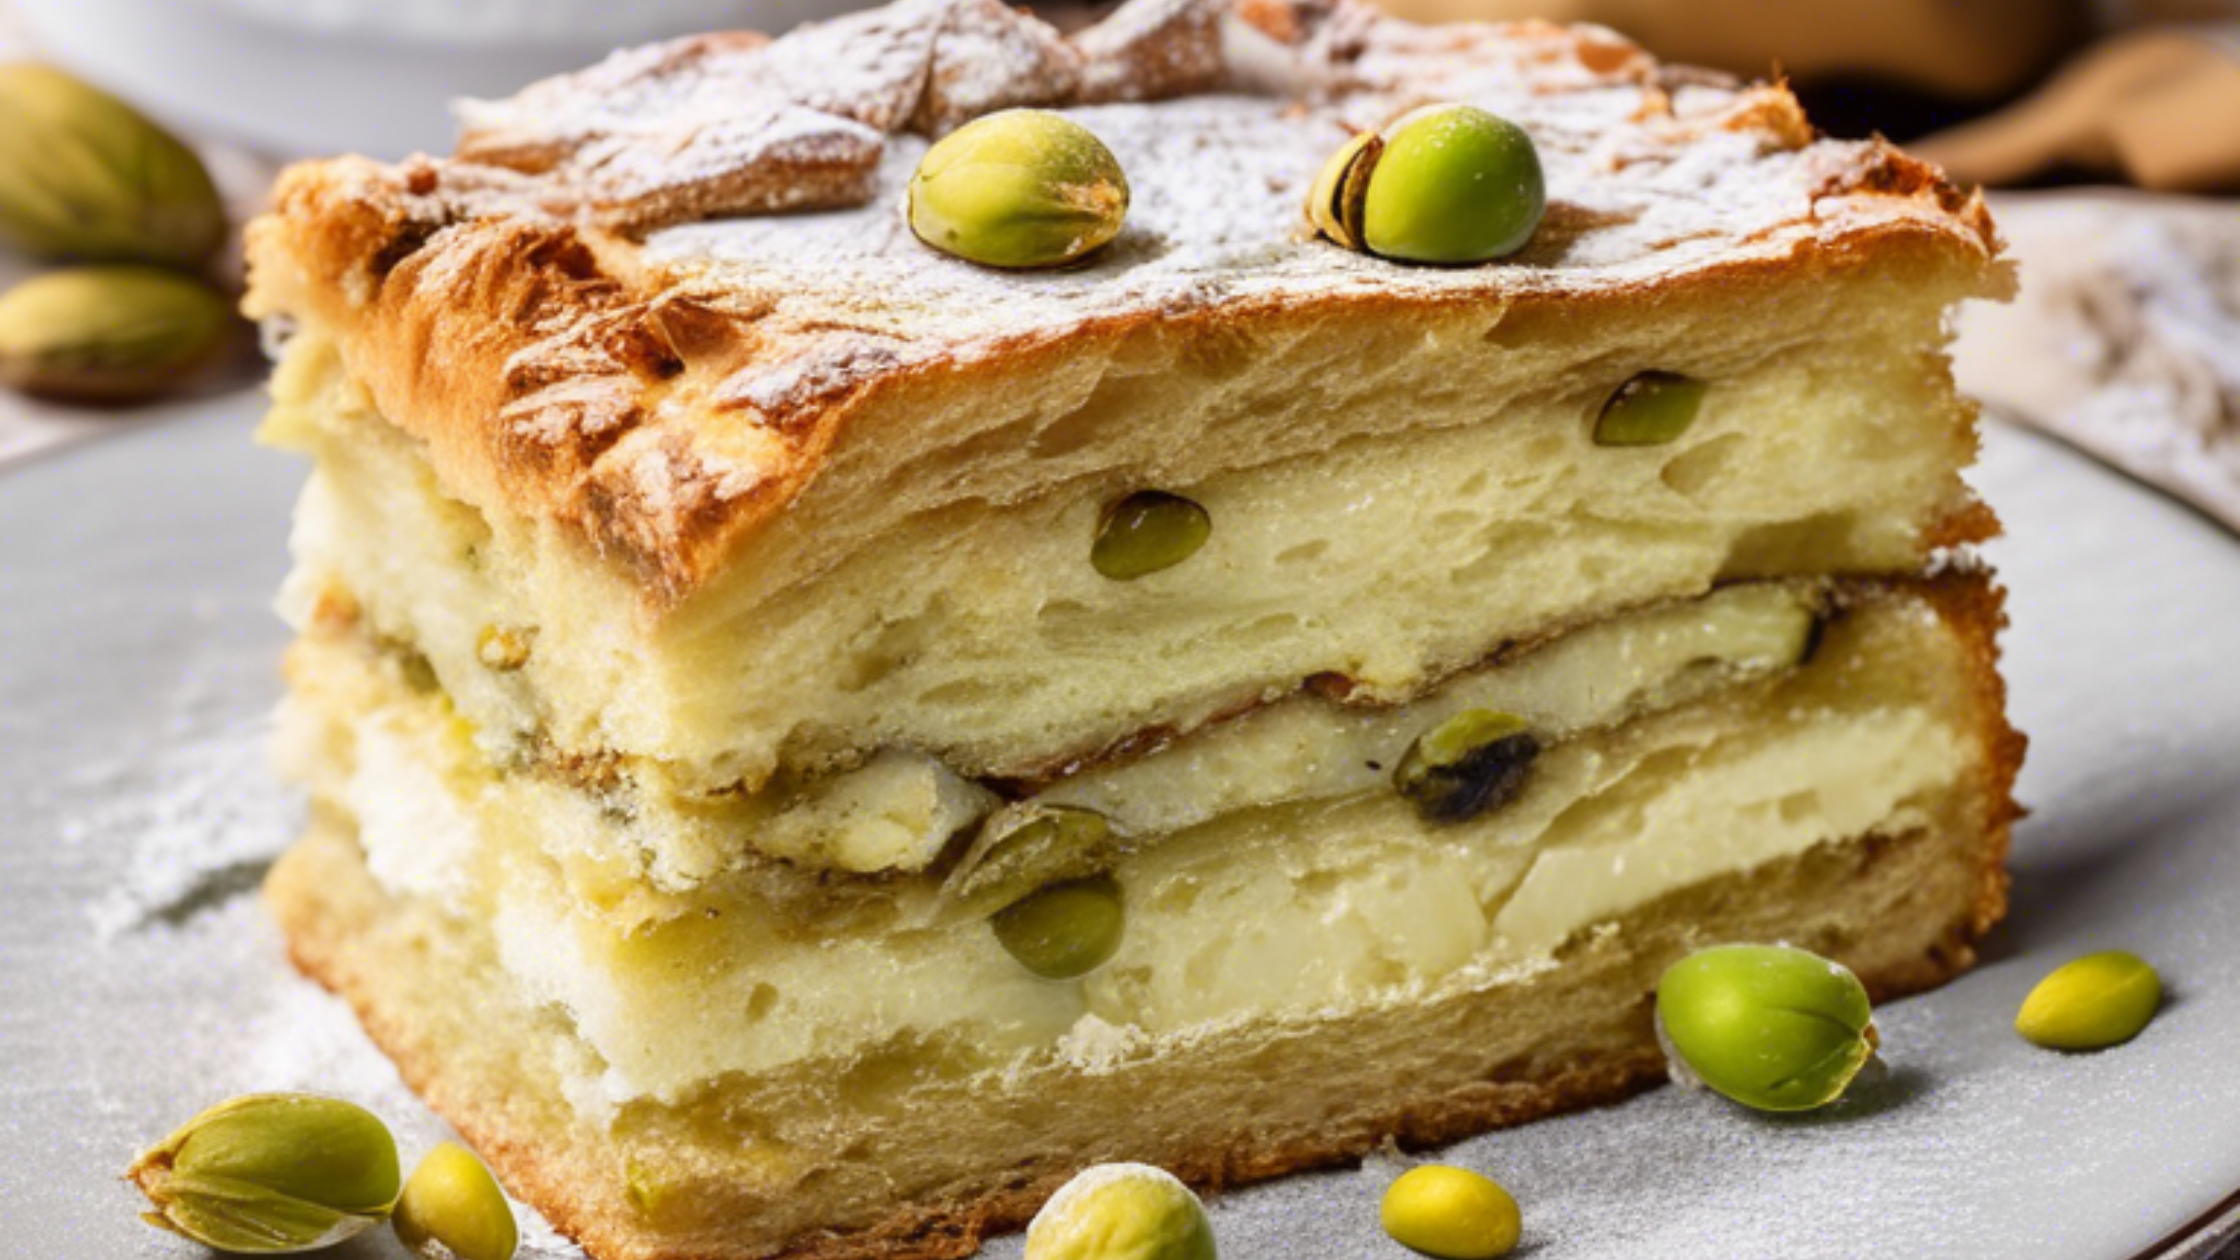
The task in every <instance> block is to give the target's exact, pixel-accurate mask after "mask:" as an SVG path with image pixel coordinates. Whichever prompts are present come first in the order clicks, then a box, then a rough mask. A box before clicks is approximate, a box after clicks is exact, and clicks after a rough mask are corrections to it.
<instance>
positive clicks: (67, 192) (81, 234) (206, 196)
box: [0, 62, 226, 267]
mask: <svg viewBox="0 0 2240 1260" xmlns="http://www.w3.org/2000/svg"><path fill="white" fill-rule="evenodd" d="M0 120H4V122H0V241H6V242H8V243H10V244H13V245H15V246H16V247H17V248H19V249H22V250H24V251H26V252H28V253H31V254H35V255H38V256H40V257H43V258H76V259H83V260H85V261H88V262H146V263H159V264H163V265H166V266H173V267H194V266H198V265H200V264H201V263H203V262H204V261H206V260H207V259H209V257H210V256H211V255H212V254H214V253H216V252H217V249H218V247H219V245H221V244H222V243H223V242H224V241H225V236H226V214H225V206H224V204H223V203H222V202H221V201H220V200H219V198H218V190H217V187H216V186H215V185H214V184H212V183H211V181H210V172H209V171H208V170H206V169H205V168H204V167H203V165H202V159H200V158H198V157H196V156H195V154H194V151H193V150H192V149H189V148H188V147H187V146H185V145H183V144H181V143H179V141H178V140H176V139H174V138H173V137H172V136H171V135H170V133H168V132H166V131H164V130H163V129H162V128H161V127H158V126H156V125H155V124H154V123H152V122H150V121H148V119H147V118H146V117H144V116H143V115H142V114H141V113H140V112H139V111H138V110H135V109H133V108H132V107H131V106H130V105H127V104H125V103H124V102H123V101H120V100H118V99H117V98H116V97H114V96H111V95H109V94H108V93H106V92H103V91H101V90H100V89H99V88H95V87H92V86H90V85H88V84H86V83H83V82H80V81H79V80H77V79H75V78H73V77H71V76H70V75H68V74H65V73H63V72H62V71H60V70H57V69H55V68H53V67H52V66H43V65H39V64H36V63H32V62H16V63H11V64H6V65H0Z"/></svg>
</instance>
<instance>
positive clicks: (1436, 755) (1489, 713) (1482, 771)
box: [1392, 709, 1540, 823]
mask: <svg viewBox="0 0 2240 1260" xmlns="http://www.w3.org/2000/svg"><path fill="white" fill-rule="evenodd" d="M1539 755H1540V741H1539V739H1538V738H1537V737H1536V736H1534V735H1533V734H1532V732H1531V731H1530V730H1528V729H1526V726H1525V721H1524V719H1523V718H1520V717H1517V716H1515V715H1514V714H1509V713H1496V712H1494V711H1493V710H1491V709H1466V710H1464V711H1463V712H1461V713H1457V714H1455V715H1454V716H1453V717H1451V718H1448V719H1447V720H1446V721H1444V722H1441V723H1439V724H1438V725H1437V726H1434V727H1432V728H1431V729H1430V730H1428V731H1425V732H1424V733H1423V734H1421V735H1419V736H1417V737H1416V741H1415V742H1414V743H1412V744H1410V745H1408V751H1407V752H1406V753H1405V754H1403V755H1402V756H1401V758H1400V764H1399V765H1398V766H1395V767H1394V768H1393V771H1392V788H1393V790H1394V791H1396V792H1398V793H1399V794H1400V795H1402V796H1404V797H1406V798H1407V799H1408V800H1409V801H1411V802H1413V803H1414V804H1415V807H1416V812H1417V813H1418V814H1420V815H1422V816H1423V819H1424V821H1426V822H1434V823H1460V822H1468V821H1470V820H1471V819H1473V818H1476V817H1477V816H1478V815H1480V814H1483V813H1485V812H1486V811H1487V810H1489V809H1495V808H1498V807H1499V806H1502V805H1506V804H1508V803H1509V802H1510V801H1513V800H1515V799H1516V798H1517V795H1518V793H1520V792H1522V791H1524V785H1525V780H1526V779H1527V778H1528V777H1529V776H1530V774H1531V770H1532V762H1533V759H1534V758H1536V757H1538V756H1539Z"/></svg>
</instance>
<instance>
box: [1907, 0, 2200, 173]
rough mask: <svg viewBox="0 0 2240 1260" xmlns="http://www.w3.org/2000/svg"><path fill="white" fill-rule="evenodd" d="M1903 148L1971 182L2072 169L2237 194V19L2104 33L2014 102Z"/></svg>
mask: <svg viewBox="0 0 2240 1260" xmlns="http://www.w3.org/2000/svg"><path fill="white" fill-rule="evenodd" d="M1909 147H1911V148H1912V149H1913V150H1914V151H1915V152H1916V153H1918V154H1920V155H1921V156H1922V157H1925V158H1927V159H1929V160H1930V161H1932V162H1936V163H1938V164H1939V165H1941V166H1943V167H1944V168H1945V170H1946V171H1947V172H1949V173H1950V174H1951V175H1952V176H1953V177H1954V178H1955V179H1960V180H1965V181H1967V182H1969V183H1975V184H2011V183H2015V182H2018V181H2021V180H2024V179H2027V178H2029V177H2030V176H2032V175H2036V174H2038V173H2040V172H2042V171H2045V170H2048V169H2052V168H2057V167H2071V168H2080V169H2083V170H2086V171H2090V172H2092V173H2094V174H2098V175H2107V176H2111V177H2114V178H2117V179H2120V180H2123V181H2124V182H2127V183H2131V184H2135V185H2137V186H2139V187H2141V188H2151V189H2158V190H2164V191H2196V192H2202V191H2210V190H2215V189H2240V23H2235V24H2233V25H2231V26H2222V27H2200V28H2159V29H2146V30H2140V31H2134V32H2131V33H2128V34H2124V35H2119V36H2115V37H2113V38H2111V39H2107V40H2104V41H2102V42H2101V43H2100V44H2098V45H2096V46H2094V47H2093V48H2090V49H2088V50H2086V51H2085V52H2084V53H2083V54H2082V55H2080V56H2079V57H2078V58H2076V59H2075V60H2074V61H2072V62H2071V63H2070V64H2069V65H2067V66H2065V67H2063V68H2062V70H2061V71H2060V72H2059V73H2058V74H2056V75H2055V76H2054V77H2053V79H2052V80H2051V81H2050V82H2048V83H2047V84H2046V85H2045V86H2044V87H2042V88H2040V89H2038V90H2037V91H2036V92H2034V93H2032V94H2031V95H2029V96H2028V97H2025V98H2024V99H2023V100H2021V101H2019V102H2017V103H2015V104H2013V105H2010V106H2008V107H2007V108H2005V109H2003V110H2000V111H1999V112H1998V113H1995V114H1992V115H1990V116H1989V117H1986V118H1982V119H1978V120H1977V121H1975V122H1972V123H1969V124H1967V125H1965V126H1961V127H1955V128H1953V129H1952V130H1950V131H1945V132H1940V133H1938V134H1936V135H1934V136H1929V137H1926V138H1925V139H1922V140H1920V141H1917V142H1915V143H1914V144H1913V145H1911V146H1909Z"/></svg>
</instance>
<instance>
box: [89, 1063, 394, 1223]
mask: <svg viewBox="0 0 2240 1260" xmlns="http://www.w3.org/2000/svg"><path fill="white" fill-rule="evenodd" d="M125 1177H126V1179H127V1180H129V1181H131V1182H133V1183H134V1184H135V1185H138V1186H139V1187H140V1190H141V1192H142V1193H144V1194H146V1195H147V1196H148V1201H149V1202H150V1203H152V1204H154V1205H155V1208H156V1210H155V1211H153V1212H148V1213H144V1214H143V1217H142V1219H144V1220H146V1221H147V1222H148V1223H149V1224H151V1225H154V1226H157V1227H158V1228H161V1229H167V1230H170V1231H171V1232H173V1233H176V1234H184V1235H185V1236H187V1237H188V1238H191V1239H193V1240H194V1241H196V1242H198V1243H201V1244H203V1245H204V1246H206V1247H213V1248H216V1249H217V1250H219V1251H233V1252H244V1253H248V1254H252V1255H273V1254H279V1253H282V1252H291V1251H308V1250H311V1249H312V1248H315V1247H324V1246H327V1245H329V1244H331V1243H338V1242H341V1241H342V1240H344V1239H346V1238H350V1237H353V1236H355V1235H357V1234H359V1233H362V1232H364V1231H365V1230H367V1229H370V1228H372V1227H373V1226H374V1225H377V1224H379V1223H380V1222H381V1221H383V1220H386V1219H388V1216H389V1213H390V1210H391V1209H392V1208H394V1207H395V1205H396V1202H397V1182H398V1177H397V1144H396V1141H395V1140H394V1139H392V1138H391V1137H390V1136H389V1130H388V1129H387V1128H385V1127H383V1126H382V1123H381V1121H379V1120H377V1119H375V1118H374V1117H373V1115H372V1114H371V1113H369V1112H367V1111H366V1110H365V1109H364V1108H361V1107H356V1106H353V1105H351V1104H349V1103H346V1102H340V1101H337V1100H336V1099H332V1098H319V1097H315V1096H313V1095H309V1094H250V1095H247V1096H245V1097H241V1098H236V1099H233V1100H232V1101H230V1102H224V1103H220V1104H218V1105H217V1106H215V1107H212V1108H210V1109H209V1110H208V1111H205V1112H203V1113H202V1114H201V1115H198V1116H196V1117H195V1118H194V1119H192V1120H189V1121H187V1122H186V1124H184V1125H182V1126H180V1128H179V1130H178V1132H176V1133H173V1134H172V1135H171V1136H170V1137H167V1138H165V1139H164V1140H163V1141H162V1142H160V1143H158V1144H156V1145H155V1146H152V1147H150V1148H148V1149H147V1150H146V1151H143V1152H141V1154H140V1158H138V1159H136V1160H134V1161H133V1163H132V1167H131V1168H129V1169H127V1170H126V1171H125Z"/></svg>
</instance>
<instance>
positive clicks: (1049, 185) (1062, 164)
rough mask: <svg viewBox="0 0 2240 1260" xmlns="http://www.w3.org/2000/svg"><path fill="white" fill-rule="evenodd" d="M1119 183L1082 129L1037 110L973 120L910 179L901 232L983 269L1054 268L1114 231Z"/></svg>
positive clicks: (1111, 162) (1109, 159)
mask: <svg viewBox="0 0 2240 1260" xmlns="http://www.w3.org/2000/svg"><path fill="white" fill-rule="evenodd" d="M1127 215H1128V180H1127V177H1126V175H1124V174H1123V173H1122V172H1121V170H1120V162H1119V159H1117V158H1115V157H1113V156H1112V150H1110V149H1108V148H1106V147H1105V146H1104V142H1103V141H1102V140H1099V139H1097V137H1096V135H1095V134H1094V133H1092V132H1091V131H1090V130H1089V129H1088V128H1086V127H1084V126H1082V125H1081V124H1079V123H1077V122H1074V121H1073V120H1071V119H1069V118H1066V117H1064V116H1063V115H1060V114H1054V113H1051V112H1050V111H1048V110H1040V109H1007V110H1003V111H1001V112H999V113H994V114H989V115H987V116H985V117H982V118H976V119H974V120H972V121H971V122H969V123H966V124H965V125H964V126H962V127H959V128H957V129H956V130H955V131H952V132H950V133H949V134H948V135H946V136H943V137H942V138H941V139H939V140H937V141H935V142H934V144H933V147H932V148H930V149H927V150H926V155H925V157H924V158H923V159H921V160H920V161H919V163H918V170H917V173H916V174H914V175H912V176H911V177H910V204H909V217H910V230H911V231H912V232H914V233H916V234H917V237H918V239H919V240H921V241H924V242H925V243H926V244H928V245H931V246H932V247H934V248H935V249H938V250H940V251H942V252H943V253H945V254H952V255H955V256H956V257H958V258H962V259H964V260H966V261H968V262H976V263H979V264H981V265H983V266H988V267H1005V268H1013V269H1022V268H1034V267H1057V266H1062V265H1064V264H1066V263H1070V262H1073V261H1074V260H1076V259H1078V258H1080V257H1082V256H1083V255H1085V254H1087V253H1089V252H1090V251H1092V250H1095V249H1097V248H1100V247H1101V246H1103V245H1104V244H1105V243H1106V242H1107V241H1110V240H1111V239H1112V238H1113V237H1115V236H1117V235H1119V233H1120V224H1121V222H1122V221H1123V220H1124V219H1126V218H1127Z"/></svg>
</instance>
